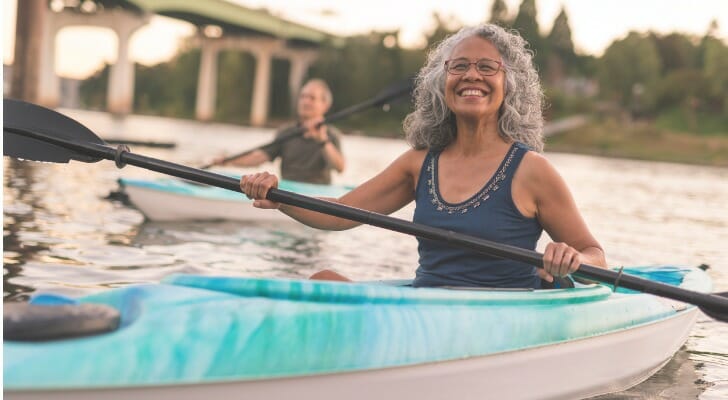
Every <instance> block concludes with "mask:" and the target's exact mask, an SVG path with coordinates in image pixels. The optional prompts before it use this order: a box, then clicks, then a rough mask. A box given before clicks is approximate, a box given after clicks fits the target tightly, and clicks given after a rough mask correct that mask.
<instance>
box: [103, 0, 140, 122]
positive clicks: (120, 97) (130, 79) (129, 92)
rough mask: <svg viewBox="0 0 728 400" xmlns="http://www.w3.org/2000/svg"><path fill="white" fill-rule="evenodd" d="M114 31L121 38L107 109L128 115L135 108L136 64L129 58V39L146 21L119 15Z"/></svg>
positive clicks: (112, 72)
mask: <svg viewBox="0 0 728 400" xmlns="http://www.w3.org/2000/svg"><path fill="white" fill-rule="evenodd" d="M113 22H114V25H115V26H114V30H115V31H116V35H117V36H118V38H119V43H118V46H117V57H116V62H115V63H114V64H113V65H112V66H111V71H110V72H109V89H108V91H107V93H106V107H107V109H108V111H109V112H110V113H112V114H120V115H126V114H129V113H131V112H132V110H133V108H134V62H133V61H132V60H131V59H130V58H129V39H130V38H131V35H132V34H133V33H134V32H135V31H136V30H137V29H139V28H141V27H142V26H143V25H144V24H146V22H147V21H146V20H142V19H139V18H138V17H136V16H134V15H132V14H126V13H125V14H117V16H116V18H115V20H114V21H113Z"/></svg>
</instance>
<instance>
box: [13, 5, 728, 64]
mask: <svg viewBox="0 0 728 400" xmlns="http://www.w3.org/2000/svg"><path fill="white" fill-rule="evenodd" d="M190 1H194V0H190ZM236 2H237V3H240V4H242V5H244V6H248V7H253V8H262V7H265V8H267V9H268V10H269V11H271V12H272V13H273V14H275V15H278V16H280V17H282V18H285V19H289V20H292V21H295V22H299V23H302V24H306V25H310V26H313V27H316V28H318V29H321V30H324V31H328V32H331V33H334V34H340V35H349V34H355V33H362V32H368V31H371V30H394V29H400V41H401V43H402V44H403V45H408V46H416V45H418V44H421V43H422V41H423V34H424V33H426V32H428V31H430V30H431V29H432V28H433V25H434V23H433V19H432V13H433V12H435V11H437V12H439V13H440V14H441V15H443V16H445V17H448V18H449V19H451V20H452V21H453V24H454V25H457V26H460V25H463V24H464V25H473V24H477V23H479V22H482V21H485V20H487V19H488V17H489V16H490V7H491V4H492V0H365V1H359V0H345V1H344V0H305V1H303V0H298V1H297V0H236ZM506 3H507V4H508V7H509V11H510V12H511V14H512V15H515V13H516V12H517V11H518V6H519V4H520V3H521V0H506ZM536 5H537V7H538V19H539V24H540V27H541V29H542V31H544V32H548V31H549V30H550V29H551V25H552V23H553V20H554V18H555V17H556V15H557V14H558V13H559V11H560V9H561V7H562V5H563V7H564V8H565V9H566V12H567V15H568V16H569V23H570V25H571V29H572V38H573V40H574V44H575V45H576V47H577V50H578V51H580V52H582V53H587V54H594V55H600V54H601V53H602V52H603V51H604V49H605V48H606V47H607V46H608V45H609V44H610V43H611V42H612V41H613V40H614V39H617V38H621V37H624V36H625V35H626V34H627V32H629V31H630V30H637V31H647V30H653V31H657V32H662V33H664V32H673V31H677V32H682V33H691V34H696V35H703V34H704V33H705V32H706V31H707V29H708V26H709V24H710V21H711V20H713V19H716V20H717V21H718V24H719V27H720V31H719V33H720V35H721V37H722V38H723V39H724V40H728V0H689V1H686V0H609V1H595V0H536ZM15 8H16V0H3V20H2V21H3V35H4V36H3V60H4V62H5V63H9V62H12V59H13V42H14V36H15ZM385 10H386V11H385ZM192 32H193V29H192V26H191V25H188V24H186V23H182V22H179V21H175V20H171V19H168V18H162V17H155V18H153V19H152V21H151V23H150V24H149V25H147V26H146V27H144V28H142V29H140V30H139V31H137V33H136V34H135V35H134V36H133V37H132V41H131V50H130V51H131V57H132V59H134V60H135V61H137V62H141V63H144V64H154V63H157V62H160V61H164V60H167V59H169V58H170V57H171V56H172V55H173V54H174V53H175V51H176V47H177V43H178V41H179V39H180V38H182V37H184V36H186V35H189V34H191V33H192ZM56 43H57V46H58V47H57V51H56V54H57V55H56V71H57V72H58V74H59V75H62V76H68V77H74V78H83V77H86V76H88V75H89V74H91V73H93V72H94V71H95V70H97V69H98V68H100V67H101V65H102V64H103V63H104V62H105V61H107V62H108V61H113V60H115V59H116V54H115V53H116V37H115V35H114V34H113V33H112V32H111V31H107V30H105V29H100V28H91V29H90V28H81V27H73V28H66V29H64V30H62V31H61V32H60V33H59V35H58V36H57V38H56Z"/></svg>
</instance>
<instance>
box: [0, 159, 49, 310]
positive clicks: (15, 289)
mask: <svg viewBox="0 0 728 400" xmlns="http://www.w3.org/2000/svg"><path fill="white" fill-rule="evenodd" d="M31 165H32V164H30V163H26V162H20V161H17V160H15V159H10V158H5V164H4V174H3V182H4V185H3V197H4V198H5V200H4V201H5V203H6V204H10V205H11V206H10V207H5V206H4V207H3V269H4V271H3V274H4V278H3V298H4V299H5V300H6V301H21V300H27V298H28V295H27V293H30V292H32V291H33V290H34V289H33V288H32V287H31V286H26V285H20V284H15V283H13V282H14V279H13V278H15V277H17V276H19V275H21V273H22V271H23V265H24V264H25V261H26V260H29V259H31V258H33V257H34V255H36V254H38V253H40V252H42V251H44V250H48V246H46V245H44V244H38V243H34V242H32V241H28V240H24V239H23V236H24V235H25V234H26V232H28V231H31V232H32V231H33V230H34V226H35V223H34V221H35V215H36V212H34V208H36V209H37V208H38V207H39V206H38V202H37V201H36V200H37V197H36V195H35V193H36V192H34V191H33V190H32V189H31V188H32V186H33V183H34V176H33V173H32V172H33V168H32V166H31ZM26 239H27V236H26Z"/></svg>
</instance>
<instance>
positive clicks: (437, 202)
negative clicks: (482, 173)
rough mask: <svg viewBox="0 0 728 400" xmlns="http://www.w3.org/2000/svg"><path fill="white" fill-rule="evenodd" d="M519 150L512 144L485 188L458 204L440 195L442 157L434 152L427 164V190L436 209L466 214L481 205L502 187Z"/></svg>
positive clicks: (449, 212)
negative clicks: (439, 181)
mask: <svg viewBox="0 0 728 400" xmlns="http://www.w3.org/2000/svg"><path fill="white" fill-rule="evenodd" d="M517 150H518V147H517V146H516V144H515V143H514V144H513V145H512V146H511V149H510V151H509V152H508V156H506V157H505V158H504V159H503V161H502V162H501V165H500V167H499V168H498V170H497V171H496V173H495V174H494V175H493V176H492V177H491V178H490V180H489V181H488V182H487V183H486V184H485V186H483V188H482V189H480V191H479V192H478V193H476V194H475V195H474V196H473V197H471V198H470V199H468V200H465V201H463V202H462V203H458V204H450V203H447V202H446V201H445V200H443V199H442V197H441V196H440V191H439V190H438V188H437V187H436V182H437V175H438V174H437V161H438V160H439V158H440V153H437V154H433V155H432V157H430V162H429V164H428V165H427V172H428V174H429V178H428V179H427V191H428V192H429V193H430V197H431V200H430V201H431V202H432V204H433V205H434V206H435V209H436V210H437V211H442V212H447V213H448V214H453V213H460V214H465V213H466V212H468V210H469V209H472V208H477V207H479V206H480V205H481V204H482V203H484V202H485V201H486V200H488V199H489V198H490V194H491V193H492V192H495V191H496V190H498V189H499V188H500V182H502V181H503V180H504V179H506V171H507V170H508V166H509V165H510V164H511V161H512V160H513V156H515V154H516V151H517Z"/></svg>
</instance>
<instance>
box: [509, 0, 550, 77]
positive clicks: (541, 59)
mask: <svg viewBox="0 0 728 400" xmlns="http://www.w3.org/2000/svg"><path fill="white" fill-rule="evenodd" d="M536 16H537V10H536V0H523V2H521V6H520V7H519V8H518V14H516V18H515V19H514V20H513V28H514V29H516V30H518V32H519V33H520V34H521V36H523V38H524V39H526V41H527V42H528V43H529V45H530V48H531V49H532V50H533V52H534V62H535V63H536V65H537V66H538V67H539V70H543V68H544V67H545V64H546V60H547V59H546V54H544V53H545V49H544V47H543V43H542V42H543V41H542V39H541V33H540V31H539V27H538V20H537V19H536Z"/></svg>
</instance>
